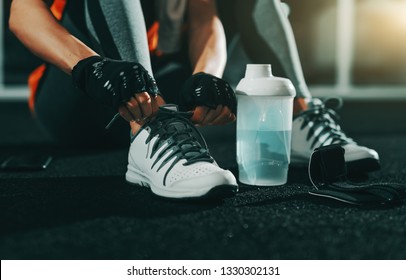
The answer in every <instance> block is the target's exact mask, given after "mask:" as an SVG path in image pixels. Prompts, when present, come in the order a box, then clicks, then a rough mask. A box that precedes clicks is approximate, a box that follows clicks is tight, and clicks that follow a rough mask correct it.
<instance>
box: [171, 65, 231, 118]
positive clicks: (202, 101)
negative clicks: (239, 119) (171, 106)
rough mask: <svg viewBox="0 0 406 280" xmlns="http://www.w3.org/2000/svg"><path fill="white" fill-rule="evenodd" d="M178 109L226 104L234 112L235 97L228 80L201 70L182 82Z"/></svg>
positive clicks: (213, 107)
mask: <svg viewBox="0 0 406 280" xmlns="http://www.w3.org/2000/svg"><path fill="white" fill-rule="evenodd" d="M179 105H180V109H181V110H182V111H189V110H193V109H194V108H195V107H196V106H207V107H209V108H211V109H216V108H217V106H218V105H224V106H227V107H228V108H229V109H230V110H231V112H233V113H234V114H235V113H236V109H237V99H236V96H235V93H234V90H233V89H232V88H231V86H230V85H229V83H228V82H226V81H225V80H223V79H220V78H217V77H215V76H213V75H210V74H206V73H203V72H200V73H197V74H194V75H193V76H191V77H190V78H189V79H188V80H186V82H185V83H184V85H183V87H182V89H181V91H180V104H179Z"/></svg>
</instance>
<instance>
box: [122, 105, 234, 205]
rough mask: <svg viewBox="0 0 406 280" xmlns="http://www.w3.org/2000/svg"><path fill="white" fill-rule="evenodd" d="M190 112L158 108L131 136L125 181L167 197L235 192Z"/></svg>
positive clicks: (192, 196)
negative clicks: (196, 126)
mask: <svg viewBox="0 0 406 280" xmlns="http://www.w3.org/2000/svg"><path fill="white" fill-rule="evenodd" d="M189 117H190V114H189V113H181V112H178V111H177V107H176V106H175V105H166V106H162V107H160V109H159V111H158V114H157V116H156V118H155V119H154V120H152V121H150V122H149V123H147V124H145V125H144V126H142V128H141V129H140V131H139V132H138V133H137V134H136V135H135V136H134V137H133V139H132V143H131V146H130V151H129V154H128V167H127V173H126V180H127V182H129V183H133V184H138V185H141V186H145V187H150V188H151V190H152V192H153V193H154V194H156V195H158V196H162V197H167V198H201V197H213V196H214V197H215V198H217V197H221V198H222V197H226V196H230V195H232V194H234V193H236V192H237V191H238V185H237V180H236V179H235V177H234V175H233V174H232V173H231V172H230V171H228V170H224V169H221V168H220V167H219V166H218V165H217V163H216V162H215V160H214V159H213V158H212V157H211V155H210V153H209V151H208V148H207V145H206V142H205V141H204V139H203V137H202V135H201V134H200V132H199V131H198V130H197V129H196V128H195V126H194V125H193V124H192V123H191V122H190V121H189Z"/></svg>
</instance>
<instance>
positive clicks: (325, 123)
mask: <svg viewBox="0 0 406 280" xmlns="http://www.w3.org/2000/svg"><path fill="white" fill-rule="evenodd" d="M328 100H330V99H327V100H326V101H324V103H322V104H316V105H314V107H312V108H309V109H308V110H306V111H304V112H303V113H301V114H300V116H302V117H303V119H304V121H303V123H302V125H301V127H300V129H303V128H305V127H306V126H307V125H308V124H309V123H310V122H312V123H313V125H312V126H311V127H310V129H309V132H308V134H307V136H306V140H307V141H309V139H310V138H311V137H312V136H313V135H314V139H313V142H312V144H311V148H312V149H313V148H314V146H315V145H316V143H317V142H318V141H319V140H320V139H321V138H322V136H325V135H326V136H325V139H324V140H323V142H321V145H320V146H324V145H325V144H326V143H328V141H329V140H331V141H330V144H341V145H345V144H348V143H351V142H352V139H350V138H348V137H347V136H346V135H345V134H344V132H342V131H341V127H340V126H339V125H338V124H337V121H338V119H339V116H338V114H337V113H336V111H335V110H334V109H331V108H327V107H326V105H325V104H326V103H327V101H328ZM339 105H340V106H341V103H340V104H339ZM340 106H337V107H340ZM336 109H338V108H336ZM318 130H320V131H318ZM315 133H317V134H315Z"/></svg>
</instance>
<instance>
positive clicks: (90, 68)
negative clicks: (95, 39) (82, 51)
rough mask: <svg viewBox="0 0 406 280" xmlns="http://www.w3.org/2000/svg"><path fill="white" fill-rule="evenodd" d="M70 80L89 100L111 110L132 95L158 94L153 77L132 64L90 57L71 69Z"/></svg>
mask: <svg viewBox="0 0 406 280" xmlns="http://www.w3.org/2000/svg"><path fill="white" fill-rule="evenodd" d="M72 79H73V82H74V84H75V85H76V86H77V87H78V88H79V89H81V90H82V91H84V92H85V93H86V94H88V95H89V96H90V97H91V98H93V99H95V100H96V101H98V102H100V103H101V104H104V105H108V106H111V107H113V108H115V109H117V108H118V107H119V106H120V105H121V104H123V103H124V102H127V101H128V100H130V98H131V97H133V96H134V94H136V93H141V92H147V93H148V94H149V95H150V96H153V97H155V96H157V95H158V94H159V90H158V87H157V85H156V82H155V80H154V78H152V77H151V76H150V75H149V74H148V71H147V70H145V68H144V67H143V66H142V65H141V64H139V63H136V62H128V61H119V60H111V59H108V58H104V57H100V56H91V57H88V58H85V59H83V60H81V61H79V63H78V64H77V65H76V66H75V67H74V68H73V70H72Z"/></svg>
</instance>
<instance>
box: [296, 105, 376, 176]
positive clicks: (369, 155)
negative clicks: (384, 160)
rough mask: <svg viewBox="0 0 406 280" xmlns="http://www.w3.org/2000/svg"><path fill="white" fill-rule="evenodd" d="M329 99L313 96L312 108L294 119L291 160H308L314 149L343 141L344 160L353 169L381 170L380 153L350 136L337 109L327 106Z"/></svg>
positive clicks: (306, 162) (348, 168) (350, 169)
mask: <svg viewBox="0 0 406 280" xmlns="http://www.w3.org/2000/svg"><path fill="white" fill-rule="evenodd" d="M340 101H341V100H340ZM326 102H327V100H326V101H325V102H324V103H323V102H322V101H321V100H320V99H312V101H311V102H310V104H309V108H308V109H307V110H306V111H304V112H302V113H300V114H299V115H297V116H295V118H294V119H293V123H292V151H291V162H292V164H293V165H305V164H308V163H309V159H310V155H311V154H312V152H313V150H314V149H316V148H318V147H321V146H326V145H330V144H340V145H342V147H343V148H344V150H345V154H344V157H345V162H346V165H347V170H348V171H349V172H350V173H361V172H369V171H374V170H378V169H379V168H380V164H379V156H378V153H377V152H376V151H375V150H372V149H369V148H367V147H363V146H359V145H358V144H357V143H356V142H354V140H352V139H351V138H349V137H347V136H346V135H345V133H344V132H343V131H341V128H340V126H339V125H338V124H337V122H336V118H337V114H336V112H335V111H334V110H333V109H330V108H327V107H326V106H325V103H326ZM340 105H341V104H340Z"/></svg>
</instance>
